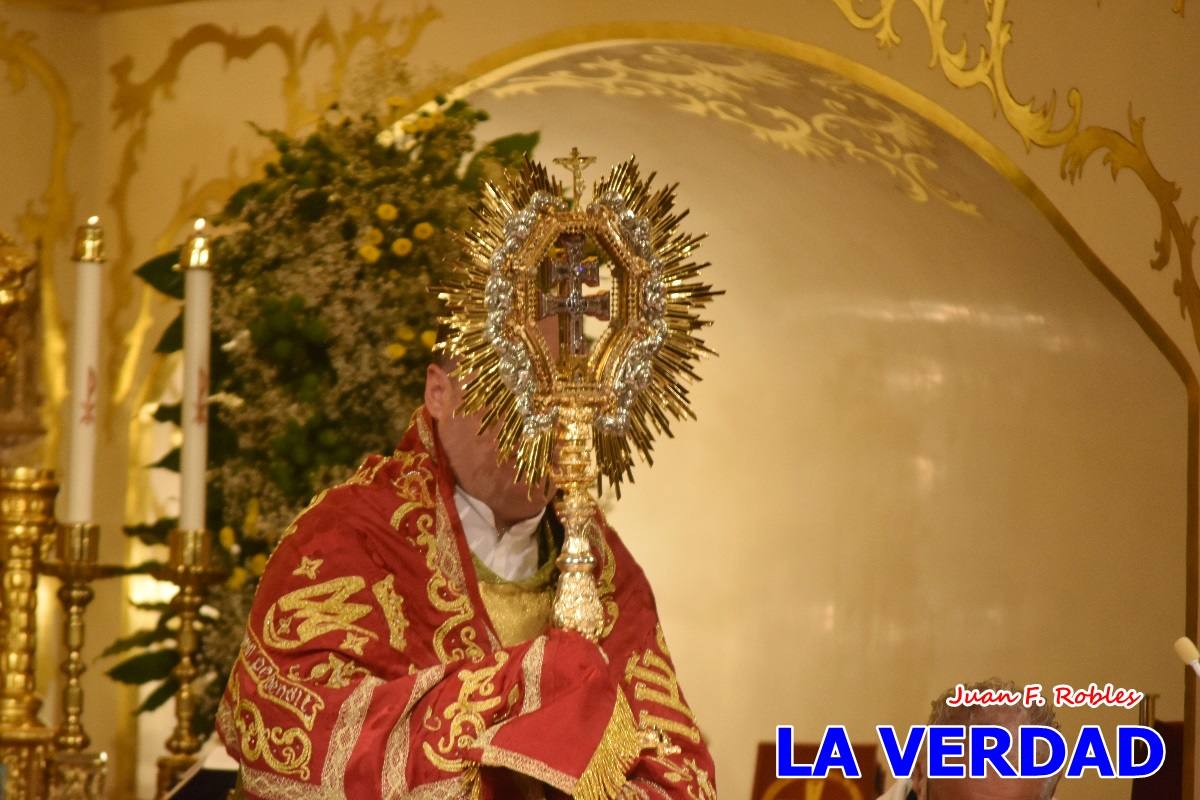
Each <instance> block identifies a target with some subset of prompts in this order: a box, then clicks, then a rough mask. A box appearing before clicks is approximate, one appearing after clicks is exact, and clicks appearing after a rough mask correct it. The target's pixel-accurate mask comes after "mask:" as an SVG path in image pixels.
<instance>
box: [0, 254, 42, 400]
mask: <svg viewBox="0 0 1200 800" xmlns="http://www.w3.org/2000/svg"><path fill="white" fill-rule="evenodd" d="M36 263H37V262H36V261H35V260H34V259H32V258H30V257H29V256H27V255H26V254H25V253H24V252H22V251H21V249H20V248H18V247H17V243H16V242H15V241H13V240H12V239H11V238H9V236H7V235H6V234H5V233H4V232H3V231H0V376H4V377H7V375H8V367H9V363H10V362H11V361H12V358H13V356H15V355H16V343H15V337H14V335H13V333H12V332H11V331H10V330H9V328H10V326H11V322H12V319H13V318H14V317H15V316H16V314H17V311H18V309H19V308H20V307H21V304H22V303H24V302H25V299H26V296H27V295H28V292H29V288H28V286H27V285H26V278H27V277H28V275H29V273H30V272H32V271H33V268H34V266H35V265H36Z"/></svg>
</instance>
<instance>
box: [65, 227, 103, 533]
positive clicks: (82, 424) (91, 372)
mask: <svg viewBox="0 0 1200 800" xmlns="http://www.w3.org/2000/svg"><path fill="white" fill-rule="evenodd" d="M74 259H75V324H74V331H73V337H72V339H73V341H72V344H71V360H72V364H71V401H70V410H71V419H70V429H71V453H70V462H69V464H68V467H67V515H66V519H65V520H64V521H65V522H67V523H79V522H86V523H90V522H93V521H94V520H93V519H92V498H93V496H94V494H95V480H96V405H97V403H98V401H99V397H100V266H101V264H103V263H104V232H103V230H102V229H101V228H100V218H99V217H94V216H93V217H88V221H87V224H86V225H82V226H80V227H79V229H78V230H77V231H76V233H75V254H74Z"/></svg>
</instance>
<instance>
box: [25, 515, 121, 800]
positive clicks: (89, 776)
mask: <svg viewBox="0 0 1200 800" xmlns="http://www.w3.org/2000/svg"><path fill="white" fill-rule="evenodd" d="M99 546H100V528H99V526H97V525H92V524H87V523H75V524H70V525H60V526H59V529H58V538H57V540H56V547H55V552H54V557H53V558H52V559H50V560H48V561H47V562H46V563H45V564H44V565H43V571H44V572H45V573H46V574H47V575H53V576H55V577H57V578H58V579H60V580H61V581H62V586H60V587H59V589H58V599H59V602H61V603H62V606H63V632H62V639H63V645H64V647H65V648H66V651H67V656H66V658H65V659H64V660H63V662H62V665H61V670H62V673H63V688H62V704H61V708H60V710H59V724H58V729H57V730H56V731H55V734H54V747H55V752H54V753H53V754H52V755H51V756H50V763H49V765H48V766H49V781H50V795H49V796H50V798H51V800H97V798H100V797H103V796H104V783H105V779H106V777H107V771H108V756H107V755H106V754H105V753H103V752H99V753H97V752H87V747H88V745H89V744H90V743H91V738H90V737H89V736H88V734H87V731H85V730H84V728H83V684H82V681H81V679H82V677H83V673H84V672H85V671H86V670H87V666H86V664H85V662H84V659H83V642H84V618H83V614H84V610H85V609H86V608H87V606H88V604H89V603H90V602H91V601H92V597H93V596H94V592H93V591H92V582H93V581H96V580H99V579H101V578H108V577H114V576H116V575H120V574H121V573H122V570H121V568H120V567H118V566H111V565H104V564H100V563H98V554H99Z"/></svg>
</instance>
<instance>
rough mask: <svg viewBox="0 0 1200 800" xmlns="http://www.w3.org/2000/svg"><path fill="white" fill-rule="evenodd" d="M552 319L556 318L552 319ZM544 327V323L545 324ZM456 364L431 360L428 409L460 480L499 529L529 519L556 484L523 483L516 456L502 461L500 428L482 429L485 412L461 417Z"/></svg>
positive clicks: (552, 338) (549, 334)
mask: <svg viewBox="0 0 1200 800" xmlns="http://www.w3.org/2000/svg"><path fill="white" fill-rule="evenodd" d="M546 322H547V323H549V322H550V321H549V320H547V321H546ZM539 327H542V326H539ZM542 335H543V336H545V337H546V340H547V342H548V343H549V346H550V348H551V357H556V356H557V347H558V339H557V336H558V333H557V327H550V326H549V324H547V325H546V327H545V328H544V329H543V330H542ZM451 371H453V365H450V364H447V365H442V364H437V363H434V364H430V365H429V367H428V369H427V371H426V374H425V407H426V408H427V409H428V410H429V414H430V416H432V417H433V418H434V420H435V421H436V422H437V436H438V440H439V441H440V442H441V445H442V449H443V450H445V452H446V457H447V458H448V459H449V460H450V468H451V470H453V472H454V477H455V479H456V480H457V481H458V484H459V485H460V486H462V488H463V491H465V492H466V493H467V494H469V495H471V496H473V497H475V498H477V499H479V500H482V501H483V502H484V503H486V504H487V506H488V507H489V508H491V509H492V513H493V514H495V516H496V524H497V526H499V527H507V526H509V525H511V524H512V523H514V522H518V521H520V520H523V519H528V518H529V517H532V516H534V515H536V514H537V513H538V512H539V511H541V510H542V509H543V508H545V507H546V504H547V503H548V502H549V501H550V498H551V497H553V495H554V491H555V488H554V486H553V485H551V486H548V487H542V486H537V487H533V488H532V489H531V488H530V486H529V484H527V483H524V482H517V470H516V464H515V463H514V462H513V460H512V459H505V460H504V461H503V462H500V463H497V462H498V452H499V448H498V445H497V441H496V436H497V433H498V431H497V426H495V425H493V426H491V427H490V428H488V430H486V431H484V432H482V433H480V431H479V425H480V422H481V421H482V419H483V412H482V411H477V412H476V413H474V414H467V415H459V414H457V413H455V412H456V410H457V409H458V407H459V405H460V404H461V403H462V387H461V386H460V385H459V382H458V379H457V378H454V377H452V376H451V375H450V374H449V373H450V372H451Z"/></svg>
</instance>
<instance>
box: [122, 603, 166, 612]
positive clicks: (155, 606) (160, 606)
mask: <svg viewBox="0 0 1200 800" xmlns="http://www.w3.org/2000/svg"><path fill="white" fill-rule="evenodd" d="M129 605H131V606H133V607H134V608H136V609H138V610H139V611H159V612H165V611H169V610H170V609H171V604H170V603H166V602H162V601H152V602H148V603H139V602H136V601H134V600H130V601H129Z"/></svg>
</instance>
